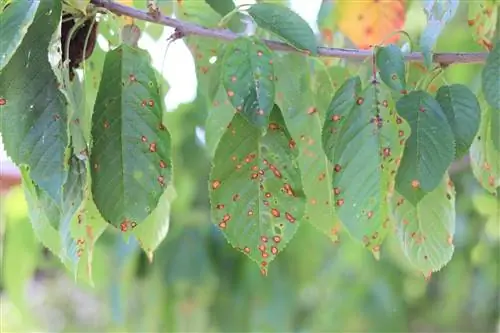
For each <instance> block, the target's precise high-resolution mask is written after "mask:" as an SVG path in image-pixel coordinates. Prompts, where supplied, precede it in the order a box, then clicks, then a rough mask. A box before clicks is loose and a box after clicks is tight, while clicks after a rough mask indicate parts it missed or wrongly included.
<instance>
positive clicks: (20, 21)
mask: <svg viewBox="0 0 500 333" xmlns="http://www.w3.org/2000/svg"><path fill="white" fill-rule="evenodd" d="M39 3H40V2H39V1H36V0H26V1H14V2H13V3H12V4H11V5H10V6H9V7H8V8H7V9H5V11H3V12H2V13H1V14H0V31H2V39H0V50H2V55H1V56H0V71H1V70H2V69H3V68H4V67H5V66H6V65H7V64H8V63H9V61H10V59H11V58H12V56H13V55H14V53H15V52H16V50H17V48H18V47H19V46H20V45H21V42H22V41H23V38H24V36H25V35H26V33H27V31H28V28H29V27H30V25H31V24H32V23H33V20H34V19H35V13H36V11H37V9H38V4H39Z"/></svg>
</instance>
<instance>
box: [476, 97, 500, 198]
mask: <svg viewBox="0 0 500 333" xmlns="http://www.w3.org/2000/svg"><path fill="white" fill-rule="evenodd" d="M480 103H481V108H482V114H481V124H480V125H479V131H478V133H477V136H476V138H475V139H474V141H473V142H472V145H471V147H470V160H471V167H472V173H473V174H474V176H475V178H476V179H477V181H478V182H479V184H481V186H482V187H483V188H484V189H486V190H487V191H488V192H490V193H492V194H496V191H497V188H498V187H499V186H500V150H499V149H497V147H495V140H497V141H498V137H499V136H500V134H499V133H500V129H499V128H498V127H497V128H495V127H494V126H492V124H493V123H494V122H497V123H498V114H499V112H497V111H496V110H494V109H493V108H492V107H491V106H489V105H488V104H487V102H486V101H485V100H484V99H483V98H481V99H480ZM495 118H497V119H496V120H495ZM495 137H496V138H495Z"/></svg>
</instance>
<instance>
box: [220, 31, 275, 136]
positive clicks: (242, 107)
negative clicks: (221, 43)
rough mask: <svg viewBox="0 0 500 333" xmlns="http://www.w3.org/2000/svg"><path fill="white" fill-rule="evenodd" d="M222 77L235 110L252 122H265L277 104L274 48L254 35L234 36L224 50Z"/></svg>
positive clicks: (262, 125)
mask: <svg viewBox="0 0 500 333" xmlns="http://www.w3.org/2000/svg"><path fill="white" fill-rule="evenodd" d="M221 80H222V85H223V86H224V88H225V89H226V92H227V96H228V97H229V101H230V102H231V103H232V104H233V106H234V107H235V108H236V110H237V111H239V112H241V114H242V115H243V116H244V117H245V118H246V119H247V120H248V121H249V122H250V123H251V124H253V125H255V126H258V127H264V126H266V125H267V123H268V118H269V114H270V113H271V110H272V109H273V106H274V66H273V53H272V52H271V50H270V49H269V48H268V47H267V46H266V45H265V44H264V43H263V42H262V41H260V40H258V39H255V38H244V37H240V38H238V39H236V40H234V41H233V42H232V43H231V44H229V45H228V46H227V48H226V50H225V53H224V58H223V63H222V70H221Z"/></svg>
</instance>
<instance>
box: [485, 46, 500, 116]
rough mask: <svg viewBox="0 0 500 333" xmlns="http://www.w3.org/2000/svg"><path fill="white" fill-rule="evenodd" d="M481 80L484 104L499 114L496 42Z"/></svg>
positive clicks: (499, 56) (498, 50)
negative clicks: (486, 103)
mask: <svg viewBox="0 0 500 333" xmlns="http://www.w3.org/2000/svg"><path fill="white" fill-rule="evenodd" d="M481 79H482V81H481V83H482V88H483V93H484V97H485V99H486V102H488V104H489V105H491V107H492V108H494V109H497V110H499V112H500V93H499V91H500V42H498V41H497V42H496V43H495V46H494V47H493V50H491V52H490V53H489V54H488V58H486V64H485V66H484V67H483V72H482V77H481Z"/></svg>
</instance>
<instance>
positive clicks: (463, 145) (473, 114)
mask: <svg viewBox="0 0 500 333" xmlns="http://www.w3.org/2000/svg"><path fill="white" fill-rule="evenodd" d="M436 100H437V101H438V103H439V105H441V109H442V110H443V112H444V114H445V115H446V118H447V119H448V123H449V124H450V126H451V130H452V131H453V135H454V137H455V158H456V159H459V158H461V157H463V156H464V155H465V154H466V153H467V151H468V150H469V147H470V145H471V144H472V141H473V140H474V137H475V136H476V133H477V131H478V129H479V123H480V121H481V109H480V107H479V102H478V100H477V98H476V96H474V94H473V93H472V91H470V89H469V88H467V87H466V86H464V85H461V84H453V85H450V86H442V87H441V88H439V90H438V92H437V94H436Z"/></svg>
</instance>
